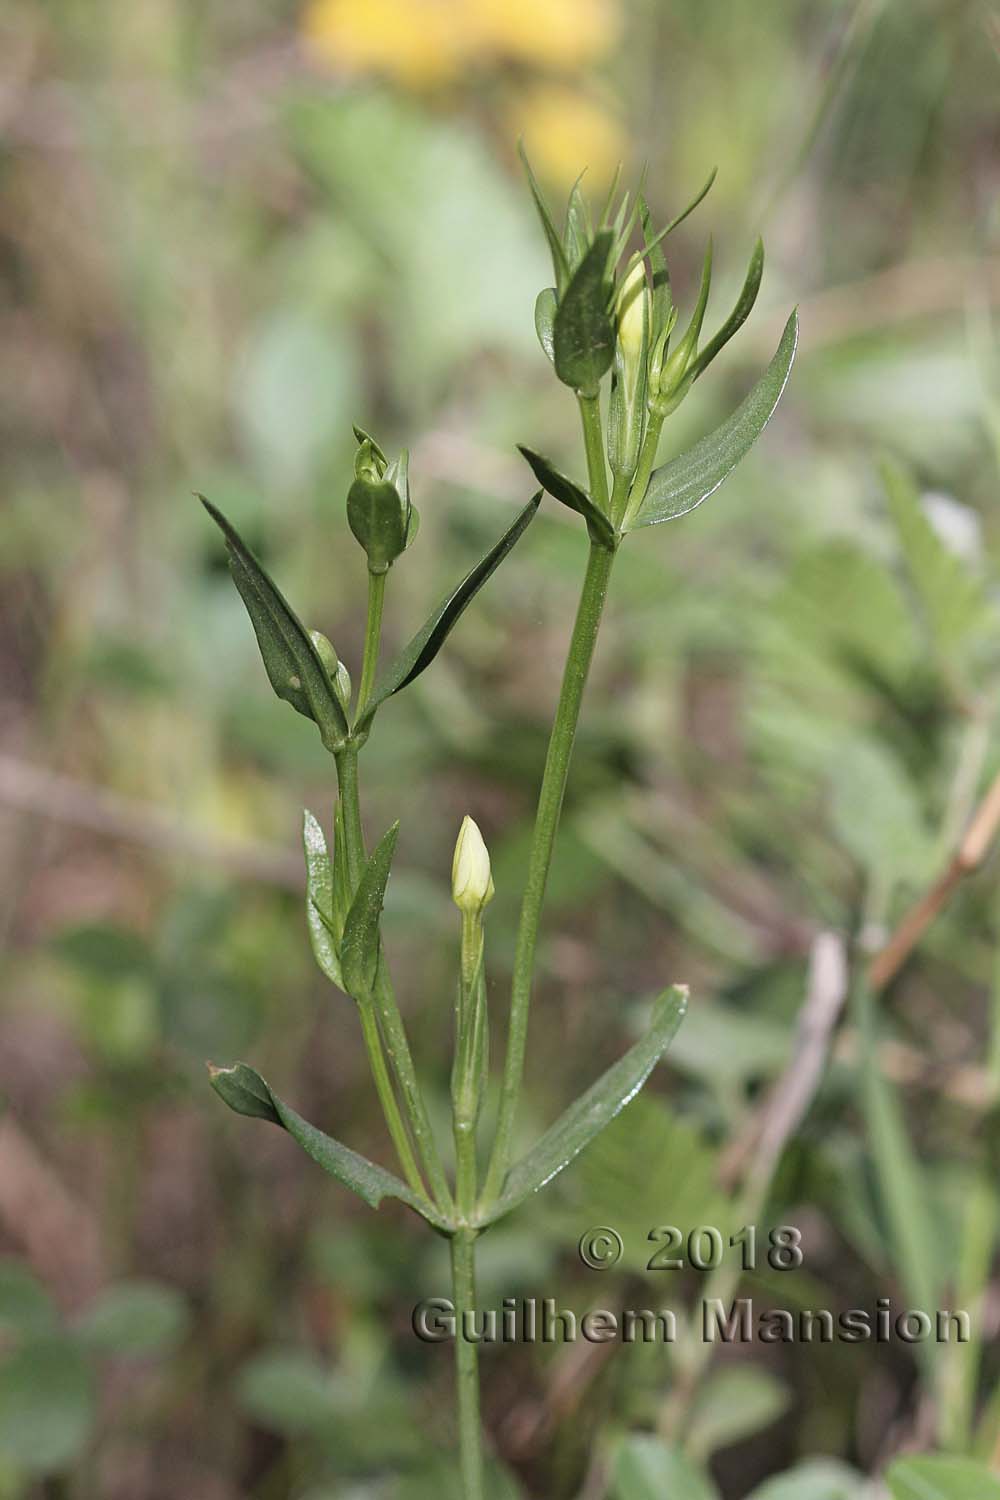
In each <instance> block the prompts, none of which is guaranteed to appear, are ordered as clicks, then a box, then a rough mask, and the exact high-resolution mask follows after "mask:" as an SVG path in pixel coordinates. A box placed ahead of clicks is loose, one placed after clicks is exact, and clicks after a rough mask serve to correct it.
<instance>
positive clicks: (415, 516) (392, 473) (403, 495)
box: [385, 448, 420, 551]
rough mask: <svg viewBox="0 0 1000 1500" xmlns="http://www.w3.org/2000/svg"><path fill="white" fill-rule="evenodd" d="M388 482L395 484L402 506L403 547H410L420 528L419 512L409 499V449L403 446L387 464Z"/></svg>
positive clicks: (386, 474)
mask: <svg viewBox="0 0 1000 1500" xmlns="http://www.w3.org/2000/svg"><path fill="white" fill-rule="evenodd" d="M385 477H386V479H387V480H388V481H389V483H390V484H394V485H395V486H396V492H397V493H398V495H399V498H400V502H401V503H402V506H403V517H404V531H405V534H404V537H403V549H404V551H405V550H406V548H408V547H411V546H412V545H413V542H414V540H415V539H416V535H417V532H418V531H419V530H420V513H419V512H418V510H417V507H416V506H415V505H414V504H413V502H412V501H411V499H410V450H409V449H408V448H404V449H403V451H402V452H401V453H400V455H399V457H398V458H397V459H394V460H393V462H392V463H391V464H390V465H389V467H388V469H387V470H386V473H385Z"/></svg>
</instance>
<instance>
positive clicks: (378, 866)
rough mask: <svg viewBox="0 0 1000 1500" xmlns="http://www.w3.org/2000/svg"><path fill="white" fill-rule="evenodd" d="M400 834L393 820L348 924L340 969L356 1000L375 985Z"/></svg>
mask: <svg viewBox="0 0 1000 1500" xmlns="http://www.w3.org/2000/svg"><path fill="white" fill-rule="evenodd" d="M398 837H399V824H398V823H393V825H392V827H391V828H390V829H389V831H388V833H386V834H385V835H384V836H383V837H382V839H381V841H380V842H379V843H378V844H377V845H376V847H375V849H374V851H373V853H372V855H371V858H370V859H369V860H368V863H367V864H366V865H365V868H364V871H363V872H362V875H361V880H360V882H359V884H358V889H357V894H356V895H355V897H354V901H353V902H352V904H351V909H350V911H349V912H348V913H347V920H346V922H345V923H344V937H343V941H342V942H341V945H340V968H341V972H342V974H343V976H344V985H345V987H346V989H347V993H348V994H349V995H353V996H354V998H355V1000H367V999H369V998H370V996H371V993H372V988H373V986H374V984H375V973H376V971H377V969H378V960H379V946H380V942H381V938H380V934H379V922H380V920H381V917H382V903H383V901H384V900H385V888H386V885H387V884H388V881H389V867H390V865H391V864H392V856H393V854H394V852H395V849H396V840H397V838H398Z"/></svg>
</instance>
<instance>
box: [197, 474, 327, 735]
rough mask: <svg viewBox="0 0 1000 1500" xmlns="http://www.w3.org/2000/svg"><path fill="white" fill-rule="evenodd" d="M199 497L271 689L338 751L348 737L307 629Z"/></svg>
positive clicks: (239, 541)
mask: <svg viewBox="0 0 1000 1500" xmlns="http://www.w3.org/2000/svg"><path fill="white" fill-rule="evenodd" d="M198 498H199V500H200V501H201V503H202V505H204V507H205V509H206V510H207V511H208V513H209V515H210V516H211V517H212V520H213V521H214V522H215V524H216V526H218V528H219V530H220V531H221V532H222V534H223V536H224V537H225V539H226V548H227V550H228V552H229V568H230V571H231V573H232V575H233V580H234V582H235V584H236V587H237V588H238V589H239V591H240V594H241V596H242V598H243V603H244V604H245V605H246V607H247V613H248V614H249V616H250V619H251V622H252V624H253V628H254V632H255V634H256V636H257V644H258V645H259V647H260V654H261V656H262V657H263V659H264V667H265V669H266V671H267V675H268V677H269V679H270V682H271V686H272V687H273V688H274V691H275V692H276V693H277V695H278V697H279V698H284V700H285V702H286V703H290V704H291V705H292V707H293V708H294V709H297V710H298V712H299V713H300V714H304V715H305V717H306V718H307V719H312V720H313V721H314V722H315V723H316V724H317V725H318V726H319V732H320V735H321V737H322V740H323V743H324V745H325V746H326V747H327V749H328V750H339V749H340V748H341V746H342V745H343V743H344V741H345V740H346V738H347V720H346V719H345V717H344V710H343V709H342V708H341V706H340V704H339V702H338V701H337V696H336V694H335V693H334V690H333V684H332V682H331V681H330V676H329V673H328V672H327V670H326V668H325V667H324V665H323V663H322V661H321V660H320V657H319V653H318V652H317V650H316V647H315V646H314V645H313V643H312V640H311V639H310V637H309V633H308V631H307V630H306V629H305V627H304V626H303V624H302V622H301V621H300V619H299V617H298V615H296V613H295V611H294V610H293V609H292V608H291V606H290V605H289V604H288V603H287V601H286V600H285V598H284V596H283V594H282V593H281V591H280V590H279V588H278V586H277V584H275V583H274V581H273V580H272V579H271V578H269V577H268V575H267V573H265V571H264V569H263V568H262V567H261V565H260V563H259V562H258V561H257V559H256V558H255V557H254V555H253V553H252V552H251V551H250V549H249V547H248V546H247V545H246V543H245V542H244V541H243V539H242V537H241V536H240V534H239V532H238V531H237V530H236V529H235V527H234V526H232V525H230V523H229V521H227V520H226V517H225V516H224V515H223V514H222V512H221V511H220V510H217V509H216V507H215V506H214V505H212V503H211V502H210V501H208V500H206V499H205V497H204V495H199V496H198Z"/></svg>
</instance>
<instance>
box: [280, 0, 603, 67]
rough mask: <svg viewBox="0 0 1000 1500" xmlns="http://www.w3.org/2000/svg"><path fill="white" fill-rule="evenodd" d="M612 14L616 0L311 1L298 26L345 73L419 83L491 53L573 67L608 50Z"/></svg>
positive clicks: (485, 58)
mask: <svg viewBox="0 0 1000 1500" xmlns="http://www.w3.org/2000/svg"><path fill="white" fill-rule="evenodd" d="M618 19H619V15H618V0H311V3H310V5H309V6H308V8H307V10H306V12H305V16H304V19H303V32H304V35H305V37H306V40H307V42H308V43H309V44H310V45H311V46H312V47H313V48H314V49H315V51H316V52H317V53H318V55H319V56H321V57H322V58H324V59H325V60H326V61H328V62H331V63H333V64H334V65H335V66H336V67H338V68H342V69H344V70H345V71H346V72H349V73H365V72H379V73H387V74H389V76H390V77H393V78H398V79H400V80H401V81H403V82H404V83H407V84H410V85H412V86H417V87H419V86H421V85H423V86H428V85H430V86H433V85H434V84H438V83H443V82H446V81H448V80H449V79H451V78H453V77H455V76H457V75H458V74H460V73H461V71H462V69H463V67H464V66H466V64H468V63H471V62H483V61H489V60H491V59H495V60H502V59H504V58H511V59H515V60H517V61H519V62H526V63H535V64H537V65H539V66H541V67H559V68H576V67H579V66H580V65H581V64H585V63H587V62H590V61H592V60H593V59H594V58H596V57H599V56H600V55H601V54H602V53H604V52H606V51H607V50H608V48H609V47H610V46H611V44H612V42H613V41H614V39H615V36H616V34H617V30H618Z"/></svg>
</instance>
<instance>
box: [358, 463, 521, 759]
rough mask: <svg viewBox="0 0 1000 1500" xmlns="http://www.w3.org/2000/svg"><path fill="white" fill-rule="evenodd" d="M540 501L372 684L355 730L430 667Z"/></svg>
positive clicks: (505, 533) (362, 726)
mask: <svg viewBox="0 0 1000 1500" xmlns="http://www.w3.org/2000/svg"><path fill="white" fill-rule="evenodd" d="M541 498H542V495H541V491H539V492H538V494H537V495H534V496H533V497H532V498H531V499H530V500H529V501H528V503H527V505H526V506H525V507H524V509H523V510H522V511H521V513H520V515H519V516H518V517H517V520H516V521H515V522H514V524H513V525H512V526H510V527H508V529H507V530H506V531H505V532H504V534H503V536H502V537H501V538H500V540H499V541H498V542H496V543H494V545H493V546H492V547H491V548H490V550H489V552H487V554H486V556H485V557H483V558H481V559H480V561H479V562H478V563H477V564H476V566H475V567H474V568H473V569H472V571H471V573H467V574H466V575H465V577H464V578H463V579H462V581H461V583H460V584H459V585H458V587H457V588H455V589H452V591H451V593H450V594H448V595H447V596H446V597H445V598H444V599H442V600H441V603H440V604H439V605H438V607H437V609H436V610H435V611H434V613H433V614H432V615H431V617H430V619H429V620H428V621H427V623H426V624H425V625H424V627H423V629H421V630H418V632H417V634H416V635H415V636H414V637H413V639H412V641H410V643H409V645H408V646H406V647H404V649H403V650H402V651H401V652H400V654H399V655H398V656H397V657H396V659H395V661H393V662H391V663H390V664H389V666H388V667H387V668H386V670H385V672H384V673H383V674H382V675H381V676H380V677H379V679H378V681H377V682H376V684H375V688H374V691H373V692H372V696H371V698H370V699H369V701H368V705H367V707H366V708H365V711H364V713H363V714H362V715H361V717H360V718H359V720H358V722H357V725H356V726H355V728H356V729H358V730H363V729H365V728H367V726H368V725H369V724H370V723H371V721H372V719H373V718H374V716H375V712H376V710H377V709H378V708H379V706H380V705H381V704H382V703H384V702H385V700H386V698H390V697H391V696H392V694H393V693H398V692H399V690H400V688H404V687H406V685H407V684H408V683H410V682H412V681H413V679H414V678H415V677H419V676H420V673H421V672H422V671H423V670H424V669H425V667H428V666H430V664H431V662H432V661H433V660H434V658H435V656H437V654H438V652H439V651H440V649H441V647H442V646H443V645H444V643H445V641H446V640H447V638H448V636H449V634H450V633H451V630H452V628H453V627H454V625H455V623H456V621H457V620H458V618H459V616H460V615H461V613H462V611H463V610H464V609H465V607H466V605H468V604H469V603H471V601H472V600H473V599H474V598H475V596H476V595H477V594H478V592H479V590H480V589H481V588H482V586H483V584H484V583H485V582H486V580H487V579H488V578H489V577H490V575H491V573H493V572H494V570H495V569H496V568H498V567H499V565H500V564H501V563H502V562H503V560H504V558H505V557H506V556H507V553H508V552H509V551H510V550H511V548H512V547H513V546H514V543H515V542H516V541H518V540H519V538H520V537H521V536H522V534H523V533H524V531H525V530H526V529H527V527H528V525H529V523H530V522H531V521H533V520H534V518H535V514H536V512H537V510H538V506H539V502H540V501H541Z"/></svg>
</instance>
